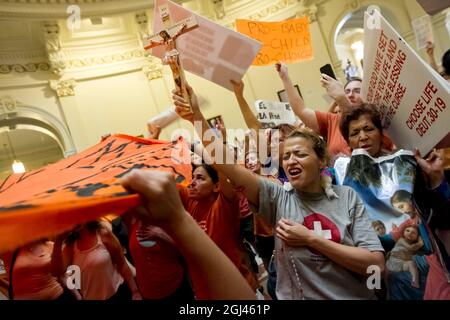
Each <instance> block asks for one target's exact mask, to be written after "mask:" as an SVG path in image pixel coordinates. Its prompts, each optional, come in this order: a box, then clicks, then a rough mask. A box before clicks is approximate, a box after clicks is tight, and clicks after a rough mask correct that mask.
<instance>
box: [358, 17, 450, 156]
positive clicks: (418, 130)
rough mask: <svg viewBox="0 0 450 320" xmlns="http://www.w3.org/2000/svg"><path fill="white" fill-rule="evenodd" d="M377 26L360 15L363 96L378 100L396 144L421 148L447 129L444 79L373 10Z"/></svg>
mask: <svg viewBox="0 0 450 320" xmlns="http://www.w3.org/2000/svg"><path fill="white" fill-rule="evenodd" d="M372 14H373V15H375V16H377V20H378V19H379V21H380V24H379V26H380V28H371V27H370V26H371V25H368V24H367V23H368V22H369V21H371V20H373V17H371V16H370V14H368V13H367V12H366V13H365V19H364V25H365V27H364V43H365V44H366V45H365V47H364V78H363V79H364V81H363V90H362V92H363V93H362V94H363V97H364V98H365V99H366V101H367V102H370V103H375V104H377V105H379V106H380V110H381V112H382V115H383V126H384V127H385V128H386V129H387V132H388V134H389V135H390V137H391V138H392V140H393V141H394V142H395V144H396V145H397V147H399V148H404V149H409V150H413V149H414V148H415V147H416V148H418V149H419V150H420V152H421V153H422V154H427V153H428V152H429V151H430V150H431V149H432V148H433V147H434V146H436V145H437V144H438V143H439V141H441V140H442V139H443V138H444V137H445V136H447V134H448V133H449V132H450V130H449V128H450V127H449V125H448V119H450V85H449V84H448V83H447V81H445V80H444V79H443V78H442V77H441V76H440V75H439V74H438V73H437V72H434V71H433V70H432V69H431V68H430V67H429V66H428V64H427V62H425V61H423V60H422V59H421V58H420V56H419V55H418V54H417V53H416V52H415V51H414V50H413V49H412V48H411V47H410V46H409V45H408V44H407V43H406V42H405V41H404V40H403V39H402V37H401V36H400V35H399V34H398V32H397V31H396V30H395V29H394V28H393V27H392V26H391V25H390V24H389V23H388V22H387V21H386V20H385V19H384V18H383V17H382V16H381V14H380V13H379V12H378V11H374V12H373V13H372Z"/></svg>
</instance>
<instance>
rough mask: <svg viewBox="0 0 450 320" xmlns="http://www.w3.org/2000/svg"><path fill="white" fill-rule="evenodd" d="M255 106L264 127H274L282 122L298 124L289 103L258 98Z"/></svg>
mask: <svg viewBox="0 0 450 320" xmlns="http://www.w3.org/2000/svg"><path fill="white" fill-rule="evenodd" d="M255 107H256V111H257V113H258V116H257V118H258V120H259V122H260V123H261V124H262V127H263V128H273V127H275V126H277V125H279V124H282V123H288V124H296V122H297V121H298V120H297V117H296V116H295V114H294V112H293V111H292V108H291V106H290V105H289V103H285V102H278V101H265V100H257V101H255Z"/></svg>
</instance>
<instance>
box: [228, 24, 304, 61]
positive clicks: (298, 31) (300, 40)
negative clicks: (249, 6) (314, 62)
mask: <svg viewBox="0 0 450 320" xmlns="http://www.w3.org/2000/svg"><path fill="white" fill-rule="evenodd" d="M236 30H237V31H239V32H240V33H243V34H246V35H248V36H249V37H251V38H253V39H256V40H258V41H260V42H262V43H263V47H262V48H261V51H260V52H259V53H258V55H257V56H256V59H255V61H253V65H255V66H266V65H270V64H274V63H276V62H278V61H284V62H297V61H302V60H308V59H312V58H313V49H312V45H311V34H310V32H309V21H308V18H307V17H303V18H298V19H291V20H286V21H282V22H261V21H252V20H243V19H238V20H236Z"/></svg>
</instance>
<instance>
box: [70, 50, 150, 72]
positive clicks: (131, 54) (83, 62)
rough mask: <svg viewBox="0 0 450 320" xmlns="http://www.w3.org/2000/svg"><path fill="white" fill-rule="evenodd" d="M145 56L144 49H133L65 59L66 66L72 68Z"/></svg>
mask: <svg viewBox="0 0 450 320" xmlns="http://www.w3.org/2000/svg"><path fill="white" fill-rule="evenodd" d="M144 56H145V50H144V49H134V50H130V51H126V52H122V53H114V54H109V55H106V56H103V57H89V58H84V59H74V60H69V61H67V67H68V68H70V69H73V68H83V67H91V66H95V65H101V64H109V63H116V62H121V61H127V60H133V59H136V58H143V57H144Z"/></svg>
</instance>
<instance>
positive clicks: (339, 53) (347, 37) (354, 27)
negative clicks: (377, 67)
mask: <svg viewBox="0 0 450 320" xmlns="http://www.w3.org/2000/svg"><path fill="white" fill-rule="evenodd" d="M374 7H377V8H378V9H379V10H380V11H381V12H382V14H383V16H384V17H385V18H386V19H387V20H388V21H389V23H390V24H392V26H393V27H394V28H395V29H396V30H401V29H400V26H399V24H398V22H397V19H396V17H395V15H394V14H392V12H391V11H390V10H389V9H388V8H384V7H378V6H374ZM368 8H369V6H362V7H360V8H359V9H357V10H355V11H352V12H347V13H346V14H344V16H343V17H342V18H341V19H340V20H339V22H338V23H337V25H336V28H335V31H334V38H333V45H334V49H335V53H336V57H337V59H338V61H339V62H338V64H339V65H338V66H339V67H340V68H341V69H342V70H343V72H344V74H345V70H346V68H347V67H348V62H350V64H351V66H352V67H353V68H352V71H354V73H353V75H354V76H359V77H362V75H363V67H364V60H363V58H364V13H365V12H366V10H367V9H368ZM335 67H337V66H335Z"/></svg>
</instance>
